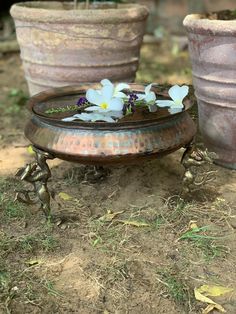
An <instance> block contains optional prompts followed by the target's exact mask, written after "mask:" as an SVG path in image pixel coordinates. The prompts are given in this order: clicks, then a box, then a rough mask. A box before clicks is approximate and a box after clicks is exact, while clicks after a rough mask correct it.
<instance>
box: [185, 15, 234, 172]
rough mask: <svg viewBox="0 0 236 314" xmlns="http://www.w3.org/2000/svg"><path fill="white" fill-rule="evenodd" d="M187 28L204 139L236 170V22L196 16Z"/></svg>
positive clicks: (224, 163)
mask: <svg viewBox="0 0 236 314" xmlns="http://www.w3.org/2000/svg"><path fill="white" fill-rule="evenodd" d="M184 26H185V27H186V29H187V31H188V39H189V51H190V57H191V61H192V68H193V85H194V88H195V92H196V97H197V100H198V107H199V124H200V131H201V133H202V135H203V140H204V142H205V144H206V146H207V147H208V148H209V149H210V150H211V151H214V152H215V153H216V154H217V155H218V160H217V161H216V162H217V163H218V164H219V165H222V166H225V167H227V168H231V169H236V53H235V52H236V20H232V21H222V20H209V19H206V18H204V17H203V16H201V15H197V14H193V15H188V16H187V17H186V18H185V20H184Z"/></svg>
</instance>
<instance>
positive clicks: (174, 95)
mask: <svg viewBox="0 0 236 314" xmlns="http://www.w3.org/2000/svg"><path fill="white" fill-rule="evenodd" d="M188 91H189V87H188V86H186V85H183V86H179V85H174V86H172V87H171V88H170V89H169V91H168V94H169V95H170V98H171V99H172V100H157V101H156V105H157V106H158V107H170V108H169V109H168V111H169V112H170V113H171V114H174V113H177V112H180V111H182V109H183V108H184V105H183V100H184V98H185V97H186V96H187V95H188Z"/></svg>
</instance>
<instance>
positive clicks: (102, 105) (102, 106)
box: [100, 102, 108, 109]
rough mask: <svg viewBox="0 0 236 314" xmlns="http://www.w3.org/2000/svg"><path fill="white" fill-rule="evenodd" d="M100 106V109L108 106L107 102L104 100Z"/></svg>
mask: <svg viewBox="0 0 236 314" xmlns="http://www.w3.org/2000/svg"><path fill="white" fill-rule="evenodd" d="M100 107H101V108H102V109H107V108H108V104H107V103H106V102H103V103H101V104H100Z"/></svg>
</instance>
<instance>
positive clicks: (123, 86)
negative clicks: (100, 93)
mask: <svg viewBox="0 0 236 314" xmlns="http://www.w3.org/2000/svg"><path fill="white" fill-rule="evenodd" d="M101 84H102V86H110V87H112V88H114V92H113V97H118V98H127V95H126V94H125V93H123V92H122V90H124V89H130V86H129V85H128V84H126V83H118V84H117V85H116V86H115V85H113V84H112V82H111V81H110V80H108V79H104V80H102V81H101Z"/></svg>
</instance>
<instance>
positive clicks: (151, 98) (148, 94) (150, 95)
mask: <svg viewBox="0 0 236 314" xmlns="http://www.w3.org/2000/svg"><path fill="white" fill-rule="evenodd" d="M151 88H152V84H149V85H148V86H146V87H145V90H144V92H145V94H137V96H138V100H145V101H146V102H147V103H150V102H155V100H156V94H155V93H154V92H153V91H151Z"/></svg>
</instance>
